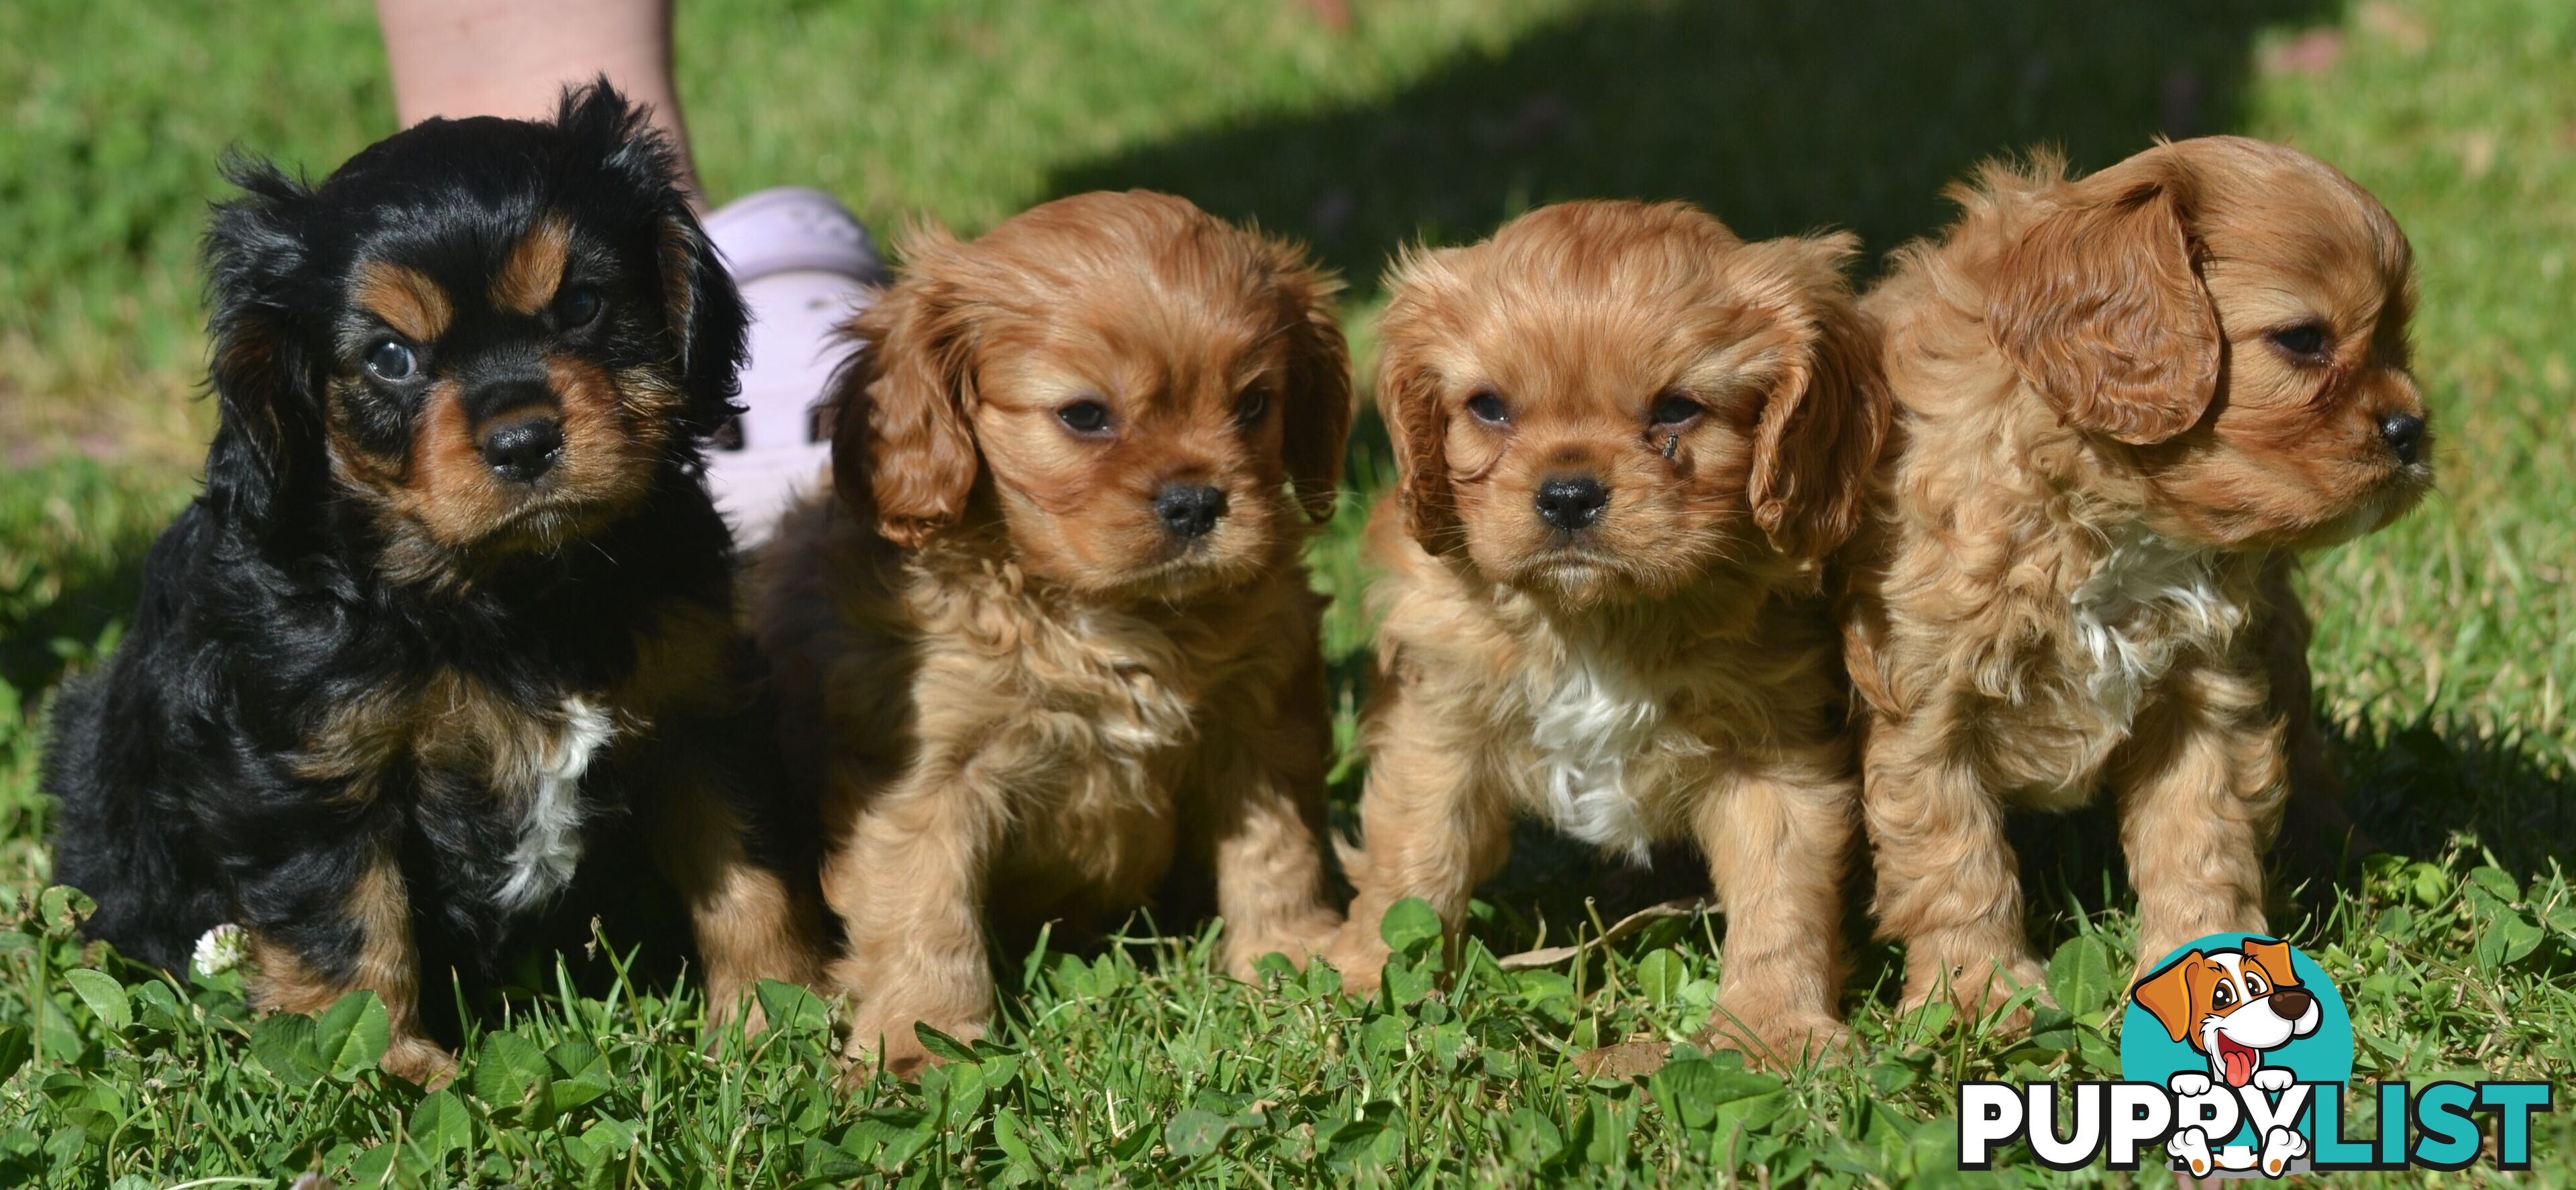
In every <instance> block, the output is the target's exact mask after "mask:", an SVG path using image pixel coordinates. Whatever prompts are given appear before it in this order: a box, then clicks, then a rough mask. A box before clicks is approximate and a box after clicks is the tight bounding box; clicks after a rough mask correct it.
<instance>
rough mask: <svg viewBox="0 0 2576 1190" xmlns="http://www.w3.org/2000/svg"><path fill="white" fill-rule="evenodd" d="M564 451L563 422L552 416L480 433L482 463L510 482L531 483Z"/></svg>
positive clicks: (517, 422)
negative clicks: (487, 432) (484, 433)
mask: <svg viewBox="0 0 2576 1190" xmlns="http://www.w3.org/2000/svg"><path fill="white" fill-rule="evenodd" d="M561 454H563V424H562V423H560V422H558V421H556V420H555V419H553V418H551V417H532V418H528V419H526V420H523V421H514V422H509V423H507V424H505V425H502V426H500V427H499V428H497V429H495V430H493V431H492V432H491V433H489V434H486V435H484V436H483V462H484V465H486V466H488V467H490V468H492V473H493V474H494V475H498V476H500V477H501V478H503V479H506V480H509V481H510V482H512V483H533V482H535V481H536V478H537V477H538V476H540V475H543V474H545V473H546V472H547V471H549V470H551V469H553V467H554V465H555V459H556V457H557V456H559V455H561Z"/></svg>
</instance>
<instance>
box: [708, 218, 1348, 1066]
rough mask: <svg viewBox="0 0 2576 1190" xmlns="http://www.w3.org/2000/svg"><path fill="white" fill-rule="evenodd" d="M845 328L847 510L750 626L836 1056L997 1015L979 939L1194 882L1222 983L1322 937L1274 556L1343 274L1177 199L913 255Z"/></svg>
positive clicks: (1303, 502)
mask: <svg viewBox="0 0 2576 1190" xmlns="http://www.w3.org/2000/svg"><path fill="white" fill-rule="evenodd" d="M905 256H906V259H905V265H906V271H905V275H904V278H903V280H902V281H901V282H900V283H899V284H897V285H895V286H894V288H892V289H891V290H889V291H887V293H886V294H885V295H884V297H883V298H882V300H880V301H879V302H878V303H877V304H876V305H875V306H874V307H872V308H871V309H869V310H868V311H867V312H866V313H864V314H862V315H861V316H860V317H859V318H858V320H857V322H856V323H855V324H854V325H853V326H852V327H851V332H852V334H853V335H855V336H856V337H858V338H860V339H862V340H864V341H865V342H866V344H867V346H866V347H865V348H864V349H863V350H862V352H861V353H860V355H859V356H858V358H857V359H856V361H855V362H854V363H853V364H852V365H851V367H850V368H849V369H848V371H847V372H846V373H845V375H844V376H843V379H842V391H841V395H840V406H839V412H838V418H839V422H838V432H837V434H836V436H835V438H834V441H833V456H834V463H835V471H836V485H837V488H838V493H837V498H828V499H823V500H820V501H817V502H815V503H813V504H812V505H810V506H808V507H806V508H804V509H802V510H799V511H798V512H796V513H793V514H791V515H790V516H789V518H788V519H787V521H786V522H785V524H784V525H783V526H782V527H781V528H780V529H779V532H778V536H777V538H776V539H775V540H774V541H773V543H772V544H771V546H770V547H769V549H768V551H767V555H766V557H765V558H764V559H763V562H762V567H763V571H762V578H763V582H762V592H761V594H760V595H759V597H758V607H757V610H756V616H757V620H758V633H759V636H760V639H761V642H762V644H763V646H764V648H765V649H766V651H767V652H768V654H769V656H770V657H771V659H772V660H773V662H774V664H775V665H776V667H777V670H778V674H779V679H780V682H781V685H782V689H783V690H784V692H785V697H786V699H787V700H788V702H789V704H790V706H791V710H792V712H793V713H794V714H795V715H797V716H799V718H798V719H797V720H795V722H798V723H801V725H802V726H801V727H797V728H793V729H791V738H790V740H789V748H790V749H791V751H794V752H797V753H800V754H802V755H803V756H804V757H805V758H806V762H807V763H808V764H809V765H810V766H811V767H813V768H814V769H815V770H816V771H817V772H818V773H819V774H820V776H821V779H822V782H823V785H824V789H825V794H824V806H825V815H826V820H827V824H828V831H829V835H830V837H829V839H828V842H827V846H828V856H827V859H826V863H825V873H824V886H825V891H826V893H827V895H828V896H829V898H830V900H831V903H832V905H833V907H834V908H835V909H837V910H839V912H840V914H841V917H842V919H843V921H844V922H845V923H846V924H847V926H848V929H849V953H848V956H847V957H846V958H845V959H844V960H843V961H842V962H841V963H840V964H839V966H838V967H837V968H836V973H837V975H838V978H839V982H840V983H841V985H842V986H843V987H844V988H845V989H847V990H848V991H849V992H851V993H853V994H854V995H856V996H857V998H858V1014H857V1018H856V1023H855V1027H854V1030H853V1033H852V1035H851V1038H850V1047H851V1050H852V1052H853V1054H854V1055H856V1054H862V1053H875V1054H878V1055H881V1056H882V1057H883V1059H884V1060H885V1061H886V1062H887V1063H888V1064H889V1065H891V1066H892V1067H894V1068H896V1069H898V1070H903V1069H911V1068H913V1067H916V1066H918V1065H919V1064H921V1063H922V1062H923V1061H924V1060H925V1059H926V1056H927V1055H926V1054H925V1051H924V1049H923V1047H922V1045H921V1043H920V1041H919V1040H918V1039H917V1037H916V1036H915V1033H914V1028H913V1026H914V1024H915V1023H916V1022H919V1023H923V1024H927V1025H930V1026H932V1027H934V1028H937V1029H939V1030H941V1031H943V1032H946V1033H949V1034H951V1035H952V1036H957V1037H974V1036H977V1035H978V1034H980V1033H981V1031H982V1029H983V1022H984V1019H985V1017H986V1016H987V1014H989V1013H990V1012H991V1010H992V997H993V988H992V981H991V978H990V976H989V974H988V973H987V966H986V962H987V961H986V958H985V952H984V929H985V924H986V918H987V912H988V910H989V912H990V915H991V916H992V917H993V918H994V919H996V924H999V925H1001V926H1003V927H1004V928H1006V929H1007V928H1009V927H1012V926H1015V925H1016V926H1034V925H1035V924H1036V923H1039V922H1044V921H1048V920H1053V919H1058V918H1068V919H1072V920H1075V921H1077V922H1078V921H1082V920H1093V921H1097V920H1098V919H1099V918H1100V917H1101V916H1102V915H1105V914H1111V913H1122V912H1125V911H1127V910H1129V909H1131V908H1133V907H1135V906H1137V905H1139V904H1141V903H1143V902H1144V901H1145V900H1146V899H1147V897H1148V895H1149V894H1150V893H1151V892H1152V891H1153V890H1154V888H1155V886H1156V885H1157V884H1158V883H1160V882H1161V881H1162V879H1163V878H1164V875H1165V873H1166V872H1167V871H1168V870H1170V869H1171V868H1173V867H1174V865H1175V864H1176V863H1178V864H1180V865H1182V866H1184V867H1188V868H1191V869H1195V870H1200V871H1205V870H1209V869H1212V870H1213V872H1214V875H1215V880H1216V900H1217V907H1218V909H1219V910H1220V911H1221V912H1222V913H1223V914H1224V915H1225V921H1226V957H1227V965H1228V968H1229V969H1230V970H1232V971H1234V972H1236V973H1238V974H1243V975H1248V974H1249V973H1250V970H1251V965H1252V962H1253V960H1254V959H1256V958H1258V957H1259V956H1261V955H1263V954H1265V953H1269V952H1273V951H1279V952H1285V953H1286V954H1288V955H1289V956H1290V957H1291V958H1294V959H1297V960H1300V961H1302V960H1303V959H1304V957H1305V956H1306V955H1307V954H1308V953H1309V952H1310V951H1311V950H1313V949H1314V948H1316V947H1319V946H1321V945H1322V944H1323V942H1324V940H1325V939H1326V938H1327V937H1329V936H1330V934H1331V932H1332V930H1333V928H1334V927H1335V926H1336V925H1338V924H1339V923H1340V918H1339V916H1338V915H1336V914H1335V913H1334V912H1333V910H1332V909H1331V907H1330V904H1329V901H1328V900H1327V898H1326V893H1325V889H1324V883H1323V865H1322V855H1321V850H1320V842H1319V840H1320V830H1321V822H1322V815H1323V796H1324V768H1325V762H1326V760H1327V756H1328V752H1329V750H1330V747H1331V740H1332V734H1331V730H1330V724H1329V722H1328V720H1327V717H1326V709H1325V702H1324V686H1323V670H1322V661H1321V657H1320V654H1319V653H1318V650H1317V643H1316V617H1317V615H1318V613H1319V611H1320V608H1321V600H1320V599H1319V598H1318V597H1316V596H1315V595H1314V594H1313V593H1312V592H1310V591H1309V590H1308V588H1307V583H1306V572H1305V568H1304V566H1303V565H1302V563H1301V562H1300V561H1299V555H1300V551H1301V550H1302V549H1303V548H1304V545H1305V542H1306V540H1307V538H1308V536H1309V535H1310V534H1311V532H1312V530H1313V528H1314V526H1315V525H1316V524H1317V523H1319V522H1320V521H1322V520H1323V519H1324V518H1325V517H1327V516H1329V515H1330V514H1331V511H1332V507H1333V500H1334V494H1335V491H1334V489H1335V485H1336V483H1337V482H1338V479H1339V476H1340V470H1341V458H1342V447H1343V440H1344V438H1345V436H1346V434H1347V432H1348V428H1349V424H1350V399H1351V398H1350V369H1349V362H1348V356H1347V354H1346V353H1345V350H1344V347H1343V343H1342V336H1341V332H1340V330H1339V328H1338V327H1337V325H1336V324H1335V322H1334V318H1333V310H1332V307H1331V303H1330V301H1329V298H1330V295H1331V294H1332V292H1333V291H1334V289H1335V288H1336V286H1335V285H1334V284H1333V283H1332V282H1331V281H1329V280H1328V279H1326V278H1325V277H1324V276H1322V275H1321V274H1319V273H1317V272H1316V271H1315V270H1314V269H1312V268H1311V267H1309V266H1308V265H1307V264H1306V262H1305V260H1304V258H1303V257H1302V255H1301V254H1300V253H1299V252H1297V251H1296V250H1294V249H1292V248H1290V247H1288V246H1286V245H1283V244H1280V243H1278V242H1276V241H1273V240H1269V239H1265V238H1262V237H1260V236H1256V235H1253V234H1250V233H1247V232H1244V231H1240V230H1237V229H1235V228H1232V227H1229V226H1227V225H1225V224H1223V223H1220V222H1218V221H1217V220H1215V219H1212V218H1210V217H1208V216H1207V215H1206V214H1204V213H1202V212H1200V211H1199V210H1198V209H1197V208H1195V207H1193V206H1191V205H1190V204H1188V203H1187V202H1184V201H1182V200H1180V199H1177V198H1172V197H1168V196H1165V195H1159V194H1147V193H1143V192H1134V193H1127V194H1087V195H1081V196H1077V197H1074V198H1068V199H1063V200H1060V201H1057V202H1052V203H1048V204H1046V205H1045V206H1041V207H1038V208H1036V209H1034V210H1031V211H1028V212H1026V213H1024V214H1022V215H1020V216H1018V217H1016V218H1013V219H1011V220H1010V221H1008V222H1006V223H1004V224H1002V225H1001V226H1000V227H997V228H995V229H993V230H992V231H991V232H990V233H988V234H986V235H985V236H984V237H983V238H981V239H978V240H975V241H973V242H971V243H962V242H959V241H957V240H955V239H952V238H950V237H948V236H946V235H944V234H940V233H937V232H926V233H923V234H920V235H917V236H915V237H914V238H913V241H912V243H911V244H910V245H909V247H908V249H907V251H906V254H905Z"/></svg>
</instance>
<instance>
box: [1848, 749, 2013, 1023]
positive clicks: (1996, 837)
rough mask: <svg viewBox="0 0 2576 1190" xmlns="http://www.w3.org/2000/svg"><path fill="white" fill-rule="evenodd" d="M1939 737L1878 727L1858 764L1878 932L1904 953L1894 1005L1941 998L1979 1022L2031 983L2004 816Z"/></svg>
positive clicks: (1997, 805) (1979, 783)
mask: <svg viewBox="0 0 2576 1190" xmlns="http://www.w3.org/2000/svg"><path fill="white" fill-rule="evenodd" d="M1943 735H1944V733H1942V732H1939V731H1932V730H1925V729H1922V728H1920V727H1916V726H1913V725H1909V724H1895V723H1890V722H1889V721H1887V720H1883V719H1882V720H1879V721H1878V722H1876V723H1875V724H1873V729H1872V732H1871V735H1870V740H1869V745H1868V748H1867V750H1866V755H1865V757H1864V759H1863V762H1862V772H1863V778H1864V783H1865V784H1864V789H1863V792H1862V797H1861V806H1862V811H1863V819H1864V820H1865V821H1866V822H1867V823H1868V825H1869V840H1870V847H1871V850H1872V852H1873V854H1874V857H1875V860H1876V864H1877V870H1878V899H1877V904H1876V906H1875V908H1876V910H1877V913H1878V922H1879V930H1880V932H1881V933H1883V934H1885V935H1887V936H1889V937H1892V938H1896V939H1898V940H1900V941H1902V942H1904V943H1905V1006H1906V1007H1907V1008H1909V1009H1910V1008H1915V1007H1918V1006H1920V1005H1922V1004H1924V1003H1925V1002H1927V1001H1929V1000H1931V999H1932V997H1934V996H1939V995H1947V996H1949V997H1950V998H1951V999H1952V1000H1953V1001H1954V1002H1956V1003H1957V1004H1958V1005H1959V1006H1960V1007H1961V1008H1962V1009H1964V1010H1966V1011H1968V1012H1970V1013H1978V1014H1982V1013H1983V1012H1984V1011H1985V1010H1986V1009H1987V1008H1988V1007H1990V1006H1992V1005H1994V1004H1997V1003H2000V1002H2001V1001H2002V1000H2003V999H2004V998H2005V997H2007V996H2009V995H2011V993H2012V989H2013V987H2015V986H2017V985H2032V986H2037V985H2039V984H2041V982H2042V975H2041V972H2040V967H2039V959H2038V958H2037V956H2035V955H2034V954H2032V953H2031V949H2030V941H2029V939H2028V938H2027V937H2026V936H2025V935H2024V934H2023V932H2022V924H2021V918H2022V896H2021V877H2020V873H2019V872H2018V871H2017V870H2016V869H2015V865H2014V860H2013V851H2012V845H2011V844H2010V843H2008V842H2006V841H2005V839H2004V808H2003V804H2002V802H2001V801H1999V800H1998V799H1997V798H1996V797H1995V796H1994V795H1993V794H1991V793H1988V792H1987V791H1986V788H1985V784H1984V782H1982V781H1981V780H1979V779H1978V777H1977V774H1976V773H1975V772H1974V770H1972V769H1971V768H1970V767H1969V766H1968V764H1967V762H1966V761H1965V760H1963V759H1961V758H1958V757H1955V756H1952V755H1950V754H1949V752H1948V749H1947V748H1946V747H1944V746H1943Z"/></svg>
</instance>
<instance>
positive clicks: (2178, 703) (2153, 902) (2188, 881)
mask: <svg viewBox="0 0 2576 1190" xmlns="http://www.w3.org/2000/svg"><path fill="white" fill-rule="evenodd" d="M2172 690H2173V693H2172V694H2171V696H2169V697H2167V698H2165V699H2162V700H2159V703H2158V705H2156V706H2155V707H2153V708H2151V709H2150V711H2149V712H2148V714H2147V716H2145V717H2143V718H2142V720H2141V722H2140V724H2139V727H2138V731H2137V734H2136V735H2135V736H2133V737H2132V738H2131V741H2130V744H2129V745H2128V746H2127V747H2125V748H2123V749H2122V750H2121V753H2120V755H2119V756H2117V757H2115V758H2114V759H2113V763H2112V771H2111V780H2112V781H2113V783H2114V787H2115V788H2117V789H2118V790H2119V793H2120V843H2121V845H2122V847H2123V848H2125V849H2126V850H2127V852H2128V856H2129V878H2130V880H2131V881H2132V882H2134V883H2135V884H2136V885H2137V888H2138V969H2139V971H2140V972H2141V973H2143V972H2145V971H2146V970H2147V969H2148V968H2149V967H2150V966H2151V965H2153V964H2154V963H2155V962H2156V960H2158V959H2160V958H2162V957H2164V955H2165V953H2166V952H2167V951H2170V950H2172V949H2173V948H2175V947H2177V946H2180V945H2182V944H2183V943H2186V942H2189V941H2191V940H2192V939H2194V938H2198V937H2200V936H2201V935H2203V934H2214V933H2220V932H2224V931H2233V930H2247V931H2255V932H2260V931H2261V930H2262V929H2263V928H2264V921H2263V851H2264V848H2265V847H2267V846H2269V844H2270V842H2271V838H2272V833H2273V831H2274V830H2275V829H2276V828H2277V827H2278V826H2279V824H2280V815H2281V804H2282V801H2283V799H2284V797H2285V796H2286V794H2287V792H2288V791H2287V764H2286V761H2285V760H2284V757H2283V755H2282V750H2281V749H2282V730H2281V727H2280V725H2279V724H2278V723H2275V722H2270V721H2268V717H2267V715H2266V707H2265V699H2264V696H2263V691H2262V690H2260V689H2258V688H2256V684H2255V683H2252V682H2246V681H2242V680H2239V679H2236V678H2233V677H2229V676H2226V675H2221V674H2217V673H2210V672H2204V673H2200V674H2194V675H2185V676H2184V677H2183V678H2182V679H2181V680H2179V681H2176V682H2175V683H2173V684H2172Z"/></svg>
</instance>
